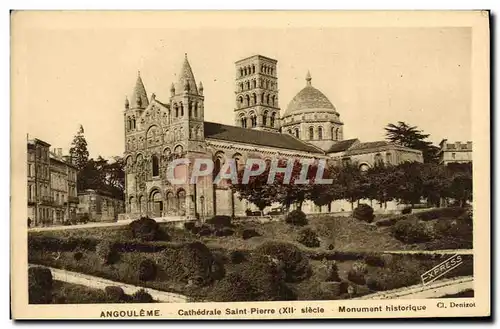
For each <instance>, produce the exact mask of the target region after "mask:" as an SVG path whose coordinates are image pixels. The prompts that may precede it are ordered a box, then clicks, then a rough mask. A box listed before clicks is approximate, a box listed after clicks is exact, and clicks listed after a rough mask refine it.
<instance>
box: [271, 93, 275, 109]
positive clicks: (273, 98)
mask: <svg viewBox="0 0 500 329" xmlns="http://www.w3.org/2000/svg"><path fill="white" fill-rule="evenodd" d="M271 99H272V100H271V105H272V106H273V107H276V96H275V95H273V97H272V98H271Z"/></svg>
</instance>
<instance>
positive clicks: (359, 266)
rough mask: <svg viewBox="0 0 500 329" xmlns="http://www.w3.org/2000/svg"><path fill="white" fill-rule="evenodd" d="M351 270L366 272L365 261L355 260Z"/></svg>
mask: <svg viewBox="0 0 500 329" xmlns="http://www.w3.org/2000/svg"><path fill="white" fill-rule="evenodd" d="M352 270H353V271H355V272H358V273H362V274H366V273H368V266H366V263H365V262H362V261H355V262H354V263H353V264H352Z"/></svg>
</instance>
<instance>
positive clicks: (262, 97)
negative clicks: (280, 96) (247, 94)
mask: <svg viewBox="0 0 500 329" xmlns="http://www.w3.org/2000/svg"><path fill="white" fill-rule="evenodd" d="M264 97H265V95H264V93H262V94H261V95H260V103H261V104H264Z"/></svg>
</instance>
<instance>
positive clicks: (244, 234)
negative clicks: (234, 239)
mask: <svg viewBox="0 0 500 329" xmlns="http://www.w3.org/2000/svg"><path fill="white" fill-rule="evenodd" d="M254 236H260V234H259V232H257V231H256V230H254V229H253V228H247V229H244V230H243V231H242V232H241V237H242V238H243V240H248V239H250V238H253V237H254Z"/></svg>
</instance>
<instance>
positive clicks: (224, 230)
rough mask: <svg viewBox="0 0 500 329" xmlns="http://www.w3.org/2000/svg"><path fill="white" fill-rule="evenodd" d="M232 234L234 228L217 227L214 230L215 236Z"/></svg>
mask: <svg viewBox="0 0 500 329" xmlns="http://www.w3.org/2000/svg"><path fill="white" fill-rule="evenodd" d="M233 234H234V230H233V229H232V228H229V227H222V228H217V229H216V230H215V236H231V235H233Z"/></svg>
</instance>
